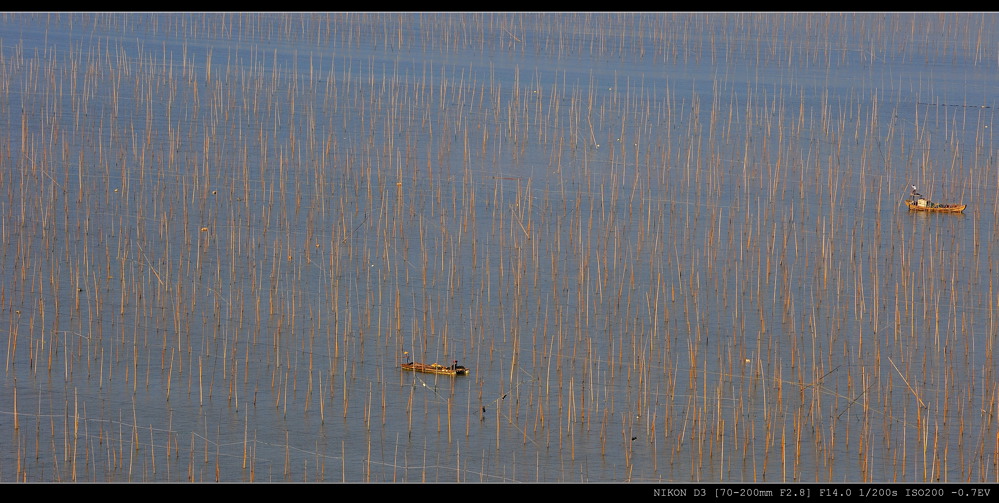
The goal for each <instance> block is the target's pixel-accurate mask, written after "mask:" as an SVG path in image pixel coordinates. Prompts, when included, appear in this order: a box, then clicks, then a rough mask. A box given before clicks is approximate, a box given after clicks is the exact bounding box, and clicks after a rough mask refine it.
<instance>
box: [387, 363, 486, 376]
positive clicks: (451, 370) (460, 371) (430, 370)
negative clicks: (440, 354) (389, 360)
mask: <svg viewBox="0 0 999 503" xmlns="http://www.w3.org/2000/svg"><path fill="white" fill-rule="evenodd" d="M402 369H403V370H409V371H412V372H422V373H424V374H437V375H448V376H463V375H468V372H469V371H468V369H467V368H465V367H462V366H460V365H459V366H456V367H446V366H444V365H440V364H437V363H431V364H430V365H427V364H425V363H403V364H402Z"/></svg>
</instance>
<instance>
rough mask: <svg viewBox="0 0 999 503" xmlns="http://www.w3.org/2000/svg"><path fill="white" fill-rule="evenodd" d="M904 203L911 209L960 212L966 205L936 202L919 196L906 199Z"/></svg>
mask: <svg viewBox="0 0 999 503" xmlns="http://www.w3.org/2000/svg"><path fill="white" fill-rule="evenodd" d="M905 205H906V206H908V207H909V209H910V210H912V211H933V212H937V213H961V212H963V211H964V209H965V208H967V207H968V205H966V204H938V203H934V202H930V201H928V200H926V199H923V198H919V199H916V200H915V201H913V200H910V199H906V200H905Z"/></svg>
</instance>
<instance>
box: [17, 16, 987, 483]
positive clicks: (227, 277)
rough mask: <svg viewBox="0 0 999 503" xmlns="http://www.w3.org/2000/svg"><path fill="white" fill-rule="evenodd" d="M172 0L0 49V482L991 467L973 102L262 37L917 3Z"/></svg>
mask: <svg viewBox="0 0 999 503" xmlns="http://www.w3.org/2000/svg"><path fill="white" fill-rule="evenodd" d="M199 16H201V15H198V16H189V15H179V16H175V17H174V16H162V17H160V16H151V17H148V18H140V19H143V20H144V21H143V22H142V23H139V22H137V20H136V18H134V17H132V16H128V15H93V16H86V17H83V18H82V19H78V18H76V17H74V16H69V17H68V18H67V19H62V18H58V19H55V20H51V21H50V22H51V25H52V26H51V27H49V28H47V29H49V30H51V31H53V32H55V31H57V30H56V28H58V26H56V25H58V24H62V23H66V22H70V24H72V23H83V24H85V25H86V26H88V29H98V30H107V31H108V32H114V31H120V32H129V30H132V31H137V32H139V33H143V34H146V35H149V33H150V32H152V33H154V34H156V35H157V36H160V37H164V36H174V37H185V38H188V39H190V40H206V41H209V42H211V43H217V44H218V47H220V48H218V49H216V48H215V47H216V46H214V45H211V44H208V45H207V49H206V48H204V47H202V46H198V48H197V49H195V45H196V44H193V43H192V44H190V45H188V44H187V43H183V44H174V45H171V46H170V48H169V49H168V48H167V44H166V43H162V44H161V43H158V42H153V41H152V40H158V39H156V38H155V37H151V36H150V42H148V43H143V42H141V41H140V42H138V43H136V41H135V40H134V39H133V38H129V37H123V38H117V37H113V36H110V35H109V36H106V37H93V38H87V39H86V41H85V42H84V41H83V40H82V39H79V38H73V37H67V38H68V40H69V43H65V44H64V43H51V42H50V43H49V44H48V45H43V46H42V47H41V48H40V49H38V50H35V49H33V48H29V47H26V45H27V44H25V43H23V42H18V43H16V44H15V45H14V46H13V47H10V46H0V121H2V122H3V124H4V125H5V126H6V129H7V130H8V131H11V132H12V134H10V135H7V136H6V137H4V138H3V139H2V140H0V156H2V159H3V162H4V164H5V165H9V166H12V169H11V170H9V171H5V172H4V173H2V174H0V193H2V194H3V201H2V206H0V218H2V220H0V233H2V236H0V237H2V238H3V239H2V244H0V257H2V258H0V260H2V265H3V282H2V284H0V308H2V311H3V313H4V317H5V318H6V319H7V324H6V325H7V326H6V328H5V334H6V344H5V348H4V357H5V358H4V386H3V392H2V393H3V395H0V396H3V397H4V400H2V403H5V404H7V405H6V406H3V407H2V409H0V413H2V414H3V417H7V418H10V421H2V422H0V424H4V425H8V426H7V431H6V432H5V433H4V434H6V435H8V439H9V441H8V442H5V444H6V445H10V446H12V448H11V451H12V452H5V453H3V454H2V455H0V456H2V457H0V479H2V480H10V481H37V480H109V481H119V480H141V481H149V480H193V481H203V480H225V481H231V480H295V481H302V480H346V481H390V480H393V481H394V480H407V481H410V480H430V481H444V480H458V481H473V480H475V481H495V480H511V481H513V480H516V481H524V480H542V481H572V480H579V479H583V480H585V481H607V480H633V481H643V480H644V481H652V480H740V481H745V480H754V481H791V480H793V481H830V480H842V479H844V478H847V479H856V480H870V481H903V480H905V481H914V480H916V481H923V480H972V481H995V480H997V478H999V476H997V468H996V463H997V459H999V452H997V451H999V433H997V431H999V425H997V423H996V420H995V412H996V411H997V410H999V403H997V399H999V396H997V394H999V387H997V385H996V382H999V381H997V380H996V379H995V371H996V368H995V363H994V358H993V354H994V353H993V350H994V348H993V341H994V340H995V338H996V335H997V334H999V327H997V326H996V324H995V323H994V322H993V319H994V315H995V314H996V309H999V294H997V293H996V292H994V291H993V289H992V276H993V275H992V274H991V263H992V260H993V256H995V253H996V252H997V251H999V249H997V245H999V241H997V240H996V238H994V236H995V235H996V233H994V232H992V231H993V228H994V222H995V221H996V219H997V218H999V197H996V196H997V194H999V185H997V181H996V180H995V177H994V176H992V173H994V172H995V171H996V170H995V166H994V163H995V161H994V157H995V156H994V153H995V152H994V147H993V145H992V143H991V136H990V135H989V134H988V133H985V131H987V130H988V128H989V127H991V126H992V122H991V121H992V117H993V115H992V112H991V110H992V109H991V108H983V107H981V106H979V107H970V106H962V107H955V106H945V105H943V104H939V103H936V104H931V103H928V102H927V103H911V102H907V101H905V100H903V99H902V98H901V96H902V95H903V93H902V92H901V90H899V91H898V92H897V93H895V94H891V93H885V92H884V91H882V90H880V89H878V88H877V87H876V86H873V87H870V88H865V89H862V90H860V91H854V92H852V93H851V94H849V95H835V94H832V93H831V92H830V91H828V90H825V89H823V88H821V87H818V86H816V87H812V86H811V85H808V84H791V85H777V84H774V83H773V82H771V81H760V84H759V86H758V87H759V88H760V89H745V88H744V85H743V84H742V83H740V82H741V81H739V80H737V79H735V78H732V79H731V80H730V79H728V78H723V77H718V76H711V75H710V74H709V75H708V76H707V77H706V78H705V80H704V81H702V82H697V83H695V84H693V85H691V84H682V85H681V84H678V83H677V82H676V81H674V80H671V79H670V78H661V77H659V76H656V77H654V78H651V77H650V78H645V77H642V78H639V77H636V75H635V74H634V73H632V72H623V71H622V72H621V75H618V74H614V75H608V74H600V73H597V72H579V71H576V70H572V69H561V70H560V69H557V68H556V69H554V70H551V71H541V70H530V71H528V70H526V69H523V68H522V67H521V66H520V65H518V64H511V65H510V66H507V67H503V68H501V69H500V70H501V71H499V72H496V71H488V72H483V71H482V69H481V68H477V67H475V66H474V65H473V64H467V65H448V64H442V63H438V62H435V61H434V60H433V59H432V58H430V59H428V60H427V61H426V62H424V63H419V64H402V63H400V62H399V61H398V60H395V61H393V60H389V59H385V58H382V57H357V58H351V57H344V56H338V55H331V54H330V53H329V52H326V51H322V50H319V49H315V50H289V49H285V48H277V47H272V48H268V49H263V48H260V47H258V45H257V43H256V42H254V41H258V40H262V39H268V38H274V39H278V40H284V41H286V42H287V43H292V44H298V45H304V46H308V47H314V46H315V45H321V44H325V43H333V45H334V46H336V47H342V48H344V49H345V50H347V49H357V50H360V49H363V48H367V47H368V45H369V44H373V46H374V47H375V48H376V49H377V51H379V52H378V53H379V54H380V53H381V51H390V50H399V49H401V48H403V47H415V48H419V49H420V50H421V51H423V52H427V53H430V54H438V53H445V54H464V53H465V51H469V50H472V51H476V50H477V51H482V52H486V51H510V52H509V53H510V54H515V55H516V54H520V55H523V54H532V53H534V51H535V50H538V51H545V54H551V55H553V56H554V57H556V58H557V59H558V60H562V59H563V58H566V59H568V58H573V57H580V58H597V59H600V58H609V57H613V56H615V55H620V54H626V55H627V56H628V57H629V58H634V59H635V60H636V61H637V60H641V59H642V58H644V57H652V58H653V59H654V60H656V61H663V62H667V63H671V64H677V65H691V67H695V66H696V65H701V64H704V65H708V64H710V63H715V62H717V61H719V60H721V61H728V60H735V61H741V62H746V61H748V62H749V63H748V66H750V68H752V67H753V65H759V66H760V67H761V68H767V67H771V66H774V65H777V66H781V67H786V68H789V69H790V68H796V67H797V66H795V65H800V66H804V67H813V66H817V67H830V66H832V67H836V66H837V65H839V66H844V67H845V66H848V63H849V62H850V61H852V60H850V59H847V56H844V55H843V54H840V53H838V52H837V51H835V50H833V49H831V48H830V47H833V46H836V45H837V44H840V43H845V42H846V41H847V40H848V36H849V35H848V32H849V29H847V28H845V27H844V26H843V25H850V23H851V19H852V20H853V21H852V22H855V23H858V24H859V25H861V26H860V27H859V28H855V29H858V30H861V31H865V32H869V33H871V35H870V36H871V46H870V47H865V48H864V50H865V51H867V50H870V51H871V52H870V54H869V55H868V56H866V57H870V58H887V57H893V56H894V54H892V53H891V51H893V50H894V49H891V47H892V44H891V43H890V40H893V39H894V38H893V37H896V36H899V35H893V34H891V33H894V32H895V31H899V30H903V28H904V26H905V21H906V20H907V19H908V18H906V17H902V18H898V19H895V20H894V21H893V23H894V24H890V25H888V26H885V25H883V24H877V23H875V22H874V20H873V19H872V18H868V17H863V16H859V17H853V18H849V17H842V16H825V17H822V16H816V17H813V16H806V15H788V16H787V17H784V18H781V19H783V21H784V22H783V23H777V24H776V25H774V28H773V30H774V31H773V32H766V31H757V30H758V29H759V28H757V27H758V26H759V24H758V23H754V22H753V21H754V20H756V19H758V18H752V17H747V18H743V17H742V16H738V15H736V16H733V17H732V18H730V20H729V21H728V22H727V23H728V24H730V25H733V26H734V27H735V29H733V30H728V31H721V32H719V34H718V35H717V38H716V37H713V36H712V37H703V38H702V37H695V35H694V34H695V33H701V32H702V30H701V28H703V27H714V26H716V23H717V22H716V21H713V20H712V18H711V17H710V16H703V15H690V16H682V15H668V16H649V17H644V16H629V15H624V14H621V15H611V16H606V17H605V16H600V15H596V14H582V15H579V16H576V15H564V16H559V15H540V16H537V17H535V16H530V15H527V14H511V15H502V14H468V15H455V16H451V15H441V16H415V17H412V18H411V17H408V16H407V15H385V16H379V15H375V14H362V15H359V16H357V17H356V18H355V17H354V16H350V15H329V16H317V17H314V18H313V17H308V16H298V15H277V16H273V17H267V16H260V15H242V14H239V15H221V17H218V18H217V17H215V16H214V15H203V16H201V17H199ZM19 19H21V18H19V17H18V16H15V15H8V16H7V18H6V19H5V20H3V22H4V23H5V24H10V23H13V22H16V21H18V20H19ZM954 23H955V24H956V25H957V26H959V27H961V28H962V30H963V31H962V30H959V35H956V39H957V42H952V44H951V45H950V46H946V47H943V48H936V47H934V50H937V51H940V52H938V53H934V54H936V55H937V57H949V55H951V54H952V53H960V54H965V53H967V52H970V53H973V54H975V56H973V57H974V58H977V57H978V56H977V54H978V52H980V51H981V49H980V46H981V45H982V44H981V42H978V43H977V44H975V43H971V42H972V41H973V39H974V38H975V35H976V33H975V30H974V29H973V28H974V26H977V25H976V24H975V23H972V22H954ZM722 24H723V25H724V24H725V23H722ZM622 25H623V26H626V27H628V28H629V29H628V30H623V32H622V31H621V30H618V29H617V28H620V27H621V26H622ZM850 26H852V25H850ZM946 26H947V27H948V28H949V27H951V26H953V25H951V24H948V25H946ZM791 27H793V28H794V30H798V29H803V28H802V27H804V28H807V29H812V30H816V29H817V30H818V32H819V33H822V34H823V35H824V36H823V37H820V40H823V41H824V42H822V43H819V42H815V43H814V44H815V45H811V44H813V42H808V43H806V44H805V46H804V47H795V46H793V45H790V44H789V45H781V43H780V42H781V41H783V40H784V36H785V33H784V32H783V31H782V30H785V29H786V30H788V32H794V30H792V29H791ZM940 29H941V30H942V28H940ZM143 30H145V31H143ZM890 30H894V31H890ZM635 31H638V33H637V34H635V33H633V32H635ZM646 32H647V33H646ZM429 33H434V34H436V35H440V37H430V36H428V35H427V34H429ZM622 33H624V34H622ZM628 33H631V34H628ZM626 34H628V35H626ZM978 37H979V38H980V37H981V35H978ZM736 38H741V39H748V40H750V41H751V42H752V43H751V44H737V43H735V42H736V41H735V39H736ZM805 40H809V39H808V38H805ZM948 40H951V39H948ZM681 42H682V43H681ZM233 43H237V45H236V48H235V49H233V48H231V47H233V46H232V45H227V44H233ZM5 44H6V42H5ZM308 44H314V45H308ZM261 45H263V44H261ZM971 46H974V48H971ZM222 47H226V48H225V49H223V48H222ZM525 47H527V48H526V49H525ZM538 47H540V49H535V48H538ZM739 47H744V48H742V49H740V48H739ZM754 47H755V49H752V48H754ZM873 47H876V48H877V51H873V50H872V49H871V48H873ZM754 51H755V52H754ZM646 52H648V53H650V54H648V55H647V54H646ZM504 53H506V52H504ZM941 55H942V56H941ZM789 71H790V70H789ZM792 75H793V72H792ZM653 80H654V82H655V83H654V84H653V83H652V81H653ZM790 80H791V81H792V82H794V79H793V78H790ZM815 96H818V98H816V97H815ZM15 131H16V133H14V132H15ZM941 151H943V152H946V153H945V154H941V153H940V152H941ZM947 156H950V157H949V158H948V157H947ZM910 181H913V183H919V184H920V186H926V187H934V188H936V189H937V190H939V191H941V192H942V193H945V194H949V195H952V196H953V197H961V198H965V199H967V200H969V202H972V206H971V208H972V210H971V212H970V213H969V214H966V215H964V216H956V217H954V218H946V217H945V218H937V217H939V215H937V216H931V215H910V214H907V213H906V212H905V211H903V210H901V209H900V208H899V205H898V202H899V198H900V197H901V196H904V194H905V192H906V189H907V187H908V185H907V184H908V183H909V182H910ZM971 292H974V294H971ZM404 350H405V351H409V352H411V353H412V354H413V355H414V357H416V358H417V359H418V360H421V361H446V362H449V361H450V360H449V359H450V358H455V359H461V360H462V361H463V362H464V363H466V364H468V365H469V366H470V367H471V368H472V369H473V372H472V375H471V376H469V377H468V378H467V379H464V380H455V381H448V380H442V379H440V378H427V377H421V376H414V375H413V374H409V373H402V372H399V371H398V369H397V368H396V366H397V364H398V362H399V357H400V355H401V354H402V353H403V351H404ZM400 451H401V452H400ZM532 461H533V462H532Z"/></svg>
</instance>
